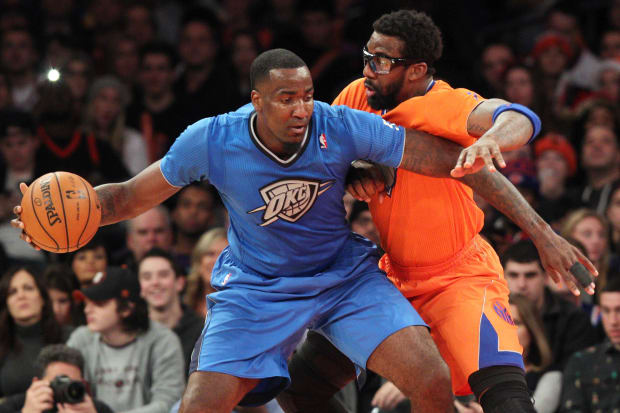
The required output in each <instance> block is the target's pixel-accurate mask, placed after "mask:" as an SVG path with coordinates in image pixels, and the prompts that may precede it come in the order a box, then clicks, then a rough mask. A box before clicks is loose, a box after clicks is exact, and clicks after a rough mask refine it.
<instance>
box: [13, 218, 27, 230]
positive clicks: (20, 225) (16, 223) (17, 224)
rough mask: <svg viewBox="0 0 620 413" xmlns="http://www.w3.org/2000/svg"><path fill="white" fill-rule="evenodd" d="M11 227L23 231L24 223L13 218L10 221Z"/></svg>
mask: <svg viewBox="0 0 620 413" xmlns="http://www.w3.org/2000/svg"><path fill="white" fill-rule="evenodd" d="M11 226H12V227H13V228H18V229H24V223H23V222H22V221H21V220H19V219H17V218H13V219H12V220H11Z"/></svg>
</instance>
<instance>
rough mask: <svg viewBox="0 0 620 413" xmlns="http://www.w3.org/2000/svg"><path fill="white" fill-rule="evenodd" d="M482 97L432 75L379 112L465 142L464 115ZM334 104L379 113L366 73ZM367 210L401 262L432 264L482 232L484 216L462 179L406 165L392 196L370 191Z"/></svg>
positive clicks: (467, 141) (383, 241)
mask: <svg viewBox="0 0 620 413" xmlns="http://www.w3.org/2000/svg"><path fill="white" fill-rule="evenodd" d="M483 100H484V99H483V98H481V97H480V96H479V95H477V94H476V93H474V92H472V91H469V90H467V89H453V88H452V87H451V86H450V85H449V84H447V83H446V82H443V81H436V82H435V83H434V85H433V86H432V87H431V89H430V90H429V91H428V92H427V93H426V94H425V95H423V96H416V97H413V98H411V99H408V100H406V101H405V102H402V103H401V104H400V105H398V106H397V107H396V108H394V109H392V110H390V111H389V112H387V113H385V114H383V115H382V116H383V118H384V119H386V120H388V121H390V122H393V123H395V124H397V125H402V126H405V127H407V128H413V129H418V130H422V131H425V132H428V133H431V134H433V135H437V136H440V137H443V138H446V139H450V140H452V141H454V142H456V143H458V144H460V145H462V146H469V145H471V144H472V143H474V142H475V138H474V137H472V136H471V135H469V133H468V132H467V119H468V117H469V115H470V113H471V112H472V111H473V110H474V108H475V107H476V106H477V105H479V104H480V103H481V102H482V101H483ZM334 105H347V106H349V107H351V108H354V109H359V110H364V111H366V112H371V113H376V114H379V115H380V114H381V111H377V110H374V109H372V108H371V107H370V106H369V105H368V102H367V100H366V93H365V88H364V79H358V80H356V81H354V82H352V83H351V84H350V85H348V86H347V87H346V88H345V89H344V90H343V91H342V92H341V93H340V94H339V95H338V97H337V98H336V100H335V101H334ZM370 210H371V213H372V217H373V220H374V222H375V225H376V226H377V229H378V230H379V233H380V235H381V245H382V247H383V248H384V249H385V251H387V254H388V256H389V259H390V261H391V262H392V263H393V264H395V265H397V266H400V267H429V266H433V267H434V266H436V265H438V264H442V263H446V262H448V261H451V260H452V259H453V258H454V257H455V256H456V255H458V252H459V251H461V250H463V248H464V247H465V246H466V245H467V244H468V243H469V242H470V241H471V240H472V239H473V238H474V237H475V236H476V234H478V233H479V232H480V230H481V229H482V225H483V220H484V215H483V213H482V211H481V210H480V209H479V208H478V207H477V206H476V204H475V203H474V200H473V191H472V190H471V189H470V188H469V187H467V186H466V185H464V184H461V183H460V182H458V181H456V180H453V179H449V178H431V177H426V176H423V175H418V174H415V173H412V172H409V171H406V170H404V169H399V170H398V171H397V175H396V181H395V184H394V187H393V188H392V191H391V196H390V197H386V198H385V200H384V201H383V202H382V203H379V201H378V198H377V197H374V198H373V200H372V201H371V202H370ZM412 269H413V268H412ZM414 272H415V271H414ZM401 274H403V273H401ZM409 276H413V275H411V273H409Z"/></svg>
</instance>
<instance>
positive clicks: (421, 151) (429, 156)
mask: <svg viewBox="0 0 620 413" xmlns="http://www.w3.org/2000/svg"><path fill="white" fill-rule="evenodd" d="M461 149H463V148H462V147H461V146H459V145H457V144H456V143H454V142H451V141H449V140H447V139H442V138H438V137H437V136H434V135H431V134H428V133H426V132H422V131H418V130H415V129H407V130H406V136H405V150H404V153H403V159H402V161H401V163H400V166H399V167H400V168H403V169H407V170H408V171H411V172H415V173H418V174H421V175H427V176H433V177H439V178H447V177H449V176H450V170H451V169H452V167H453V166H454V164H456V161H457V159H458V157H459V154H460V153H461Z"/></svg>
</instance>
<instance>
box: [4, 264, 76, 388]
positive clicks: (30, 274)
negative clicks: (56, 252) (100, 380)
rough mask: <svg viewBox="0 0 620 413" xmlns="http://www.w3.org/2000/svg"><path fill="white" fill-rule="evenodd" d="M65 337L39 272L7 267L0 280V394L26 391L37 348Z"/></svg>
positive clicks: (60, 340)
mask: <svg viewBox="0 0 620 413" xmlns="http://www.w3.org/2000/svg"><path fill="white" fill-rule="evenodd" d="M65 338H66V335H64V334H63V330H62V329H61V327H60V325H59V324H58V322H56V319H55V318H54V311H53V310H52V303H51V301H50V298H49V296H48V294H47V290H46V288H45V285H44V284H43V280H42V279H41V277H40V276H39V274H37V273H36V272H35V271H34V270H32V269H29V268H27V267H14V268H12V269H9V270H8V271H7V272H6V273H5V274H4V275H3V276H2V278H1V279H0V397H6V396H10V395H12V394H16V393H22V392H25V391H26V389H28V386H30V383H31V381H32V378H33V377H34V375H35V368H34V364H33V361H34V360H35V359H36V357H37V354H39V351H41V349H42V348H43V346H45V345H46V344H55V343H61V342H63V341H64V340H65Z"/></svg>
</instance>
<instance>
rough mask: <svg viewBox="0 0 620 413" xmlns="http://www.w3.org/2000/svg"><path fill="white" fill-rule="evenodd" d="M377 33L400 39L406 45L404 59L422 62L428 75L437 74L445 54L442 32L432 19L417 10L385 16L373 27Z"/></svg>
mask: <svg viewBox="0 0 620 413" xmlns="http://www.w3.org/2000/svg"><path fill="white" fill-rule="evenodd" d="M372 28H373V30H374V31H376V32H377V33H381V34H384V35H387V36H394V37H398V38H399V39H401V40H402V41H403V42H404V43H405V50H403V57H404V58H407V59H415V60H420V61H421V62H424V63H426V65H427V66H428V74H429V75H433V74H434V73H435V68H434V65H435V62H436V61H437V60H439V58H440V57H441V54H442V53H443V41H442V40H441V32H440V31H439V28H438V27H437V26H436V25H435V23H434V22H433V20H431V18H430V17H429V16H428V15H427V14H425V13H422V12H418V11H415V10H399V11H395V12H392V13H388V14H384V15H383V16H381V17H379V18H378V19H377V20H376V21H375V22H374V23H373V25H372Z"/></svg>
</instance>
